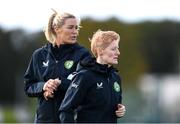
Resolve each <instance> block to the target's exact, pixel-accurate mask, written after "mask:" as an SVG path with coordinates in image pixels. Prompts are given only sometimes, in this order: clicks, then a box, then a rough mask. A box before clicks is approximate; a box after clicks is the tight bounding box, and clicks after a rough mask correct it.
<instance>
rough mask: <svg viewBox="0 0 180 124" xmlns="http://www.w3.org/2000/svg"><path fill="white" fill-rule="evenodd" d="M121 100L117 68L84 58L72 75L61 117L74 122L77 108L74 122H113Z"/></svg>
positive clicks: (115, 120) (62, 105) (63, 119)
mask: <svg viewBox="0 0 180 124" xmlns="http://www.w3.org/2000/svg"><path fill="white" fill-rule="evenodd" d="M121 102H122V89H121V79H120V76H119V75H118V73H117V71H116V69H115V68H113V67H112V66H111V67H108V66H107V65H101V64H98V63H96V62H95V60H94V59H89V60H87V59H86V60H84V61H81V63H80V66H79V71H77V73H76V74H75V73H74V77H73V76H72V83H71V85H70V86H69V88H68V90H67V92H66V95H65V98H64V100H63V102H62V104H61V107H60V120H61V122H63V123H67V122H68V123H72V122H75V121H74V111H76V112H77V119H76V122H77V123H116V122H117V116H116V114H115V111H116V110H117V105H118V103H121Z"/></svg>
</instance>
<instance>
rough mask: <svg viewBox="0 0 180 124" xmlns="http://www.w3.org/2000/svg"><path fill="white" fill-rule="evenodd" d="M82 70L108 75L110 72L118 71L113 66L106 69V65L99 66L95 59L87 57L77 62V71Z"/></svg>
mask: <svg viewBox="0 0 180 124" xmlns="http://www.w3.org/2000/svg"><path fill="white" fill-rule="evenodd" d="M82 69H89V70H92V71H95V72H99V73H109V72H111V71H116V72H117V71H118V70H117V69H115V68H114V67H113V66H110V67H108V65H107V64H99V63H97V62H96V58H91V57H87V58H85V59H83V60H82V61H80V62H79V64H78V66H77V71H79V70H82Z"/></svg>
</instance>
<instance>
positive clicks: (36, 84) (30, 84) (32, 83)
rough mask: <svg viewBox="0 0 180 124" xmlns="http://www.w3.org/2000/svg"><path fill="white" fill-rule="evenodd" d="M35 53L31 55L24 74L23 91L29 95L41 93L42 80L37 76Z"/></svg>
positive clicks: (34, 95)
mask: <svg viewBox="0 0 180 124" xmlns="http://www.w3.org/2000/svg"><path fill="white" fill-rule="evenodd" d="M35 59H36V57H35V54H33V55H32V58H31V60H30V63H29V66H28V68H27V70H26V72H25V74H24V91H25V93H26V95H28V96H30V97H39V96H42V95H43V86H44V82H43V81H40V79H39V78H38V77H37V72H36V71H37V69H36V68H37V67H36V65H37V64H36V63H35Z"/></svg>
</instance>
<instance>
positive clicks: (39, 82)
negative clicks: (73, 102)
mask: <svg viewBox="0 0 180 124" xmlns="http://www.w3.org/2000/svg"><path fill="white" fill-rule="evenodd" d="M88 56H90V53H89V52H88V50H86V49H85V48H84V47H82V46H80V45H78V44H77V43H76V44H66V45H61V46H60V47H59V48H58V47H53V46H52V44H50V43H48V44H46V45H45V46H43V47H42V48H39V49H37V50H35V51H34V53H33V55H32V58H31V61H30V63H29V66H28V68H27V71H26V73H25V75H24V80H25V86H24V90H25V93H26V94H27V95H28V96H30V97H37V98H38V107H37V111H36V118H35V122H37V123H43V122H60V120H59V114H58V109H59V107H60V104H61V102H62V100H63V98H64V95H65V92H66V90H67V88H68V86H69V84H70V80H68V79H67V76H68V75H69V74H70V73H72V72H74V71H75V70H76V67H77V63H78V62H79V61H80V60H82V59H83V58H85V57H88ZM55 78H59V79H60V80H61V84H60V85H59V87H58V90H57V91H55V93H54V98H50V99H49V100H45V98H44V96H43V93H44V91H43V86H44V83H45V82H46V81H48V80H49V79H55Z"/></svg>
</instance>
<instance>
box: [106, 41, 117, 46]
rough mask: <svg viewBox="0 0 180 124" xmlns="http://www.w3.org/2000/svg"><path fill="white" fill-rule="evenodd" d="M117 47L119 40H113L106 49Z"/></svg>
mask: <svg viewBox="0 0 180 124" xmlns="http://www.w3.org/2000/svg"><path fill="white" fill-rule="evenodd" d="M118 46H119V40H113V41H112V42H111V43H110V44H109V45H108V47H118Z"/></svg>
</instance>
